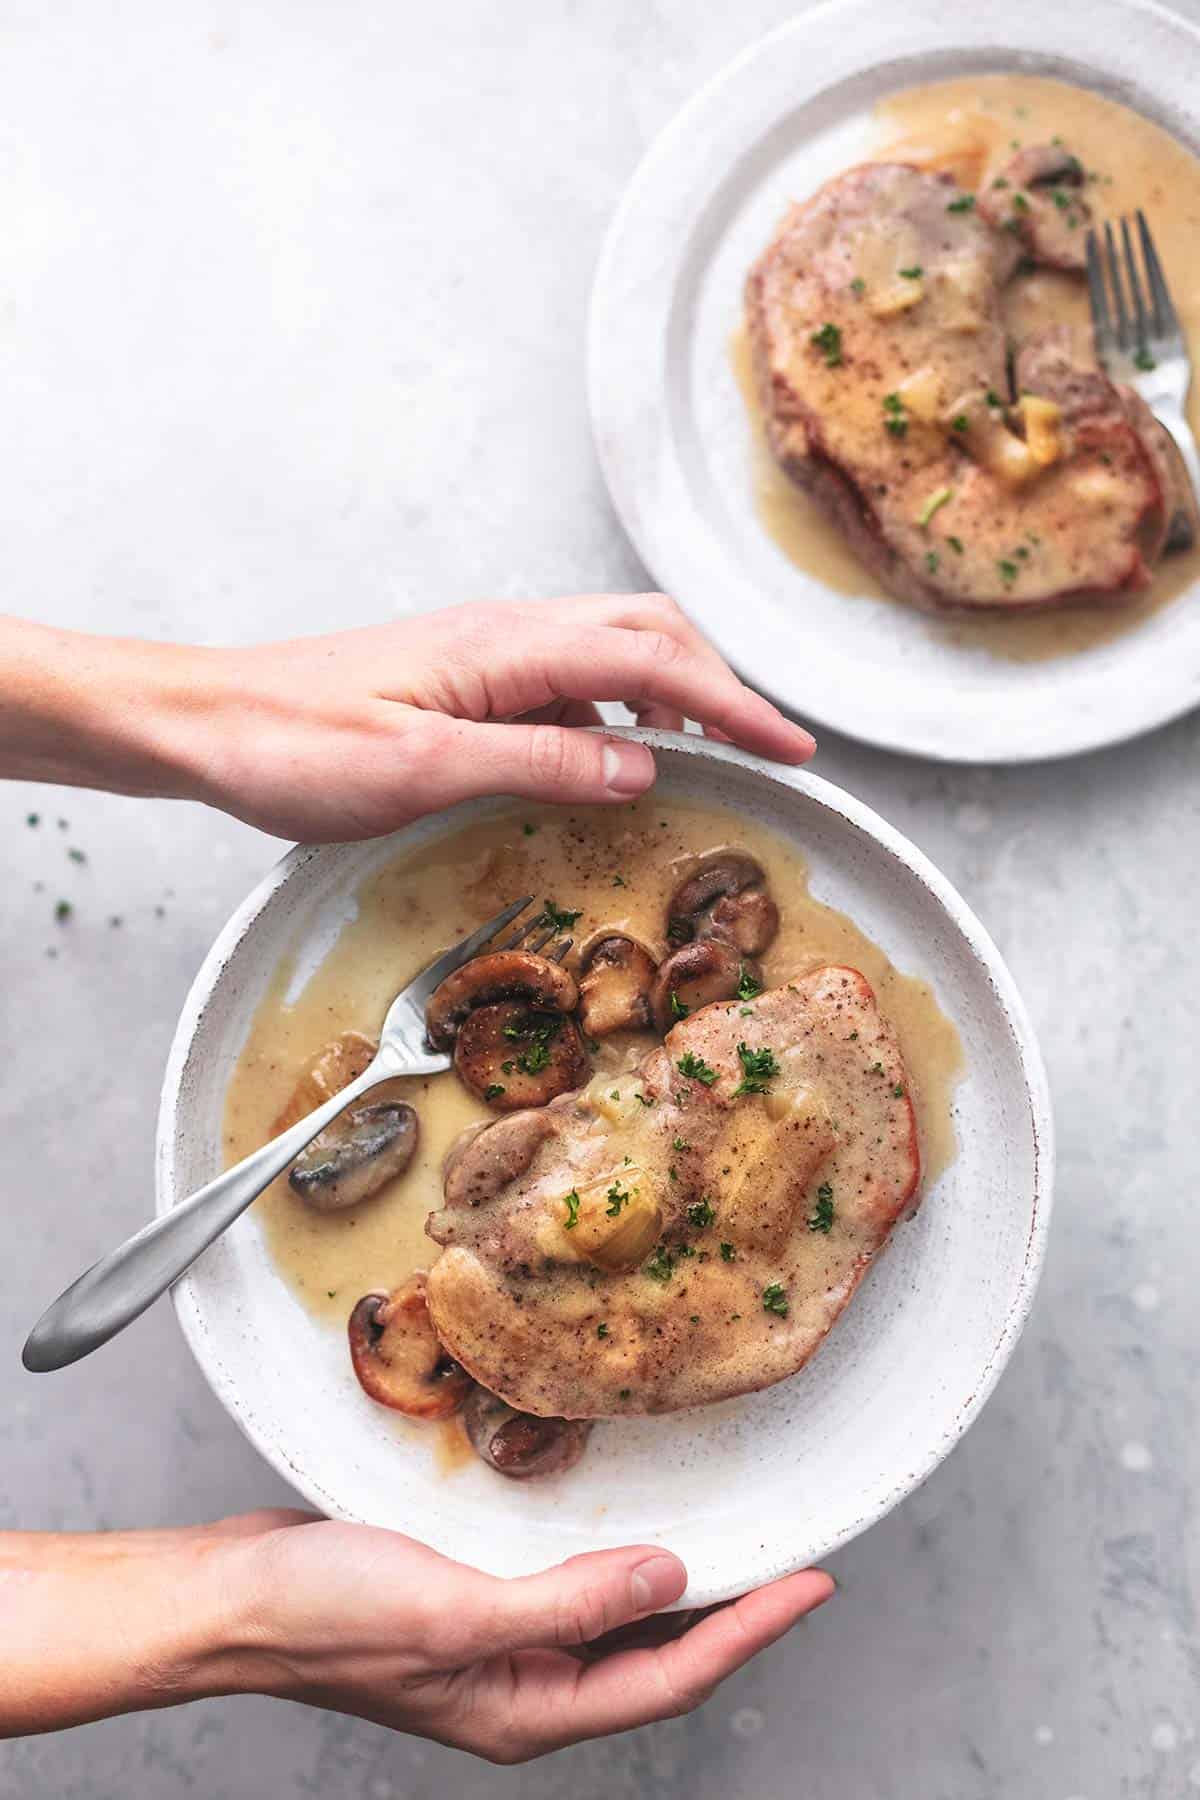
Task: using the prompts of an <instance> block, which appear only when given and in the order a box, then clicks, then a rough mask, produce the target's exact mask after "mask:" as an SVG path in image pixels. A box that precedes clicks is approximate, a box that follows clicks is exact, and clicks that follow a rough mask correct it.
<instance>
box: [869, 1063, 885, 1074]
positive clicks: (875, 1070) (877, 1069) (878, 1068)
mask: <svg viewBox="0 0 1200 1800" xmlns="http://www.w3.org/2000/svg"><path fill="white" fill-rule="evenodd" d="M871 1073H872V1075H882V1074H883V1064H882V1063H872V1064H871Z"/></svg>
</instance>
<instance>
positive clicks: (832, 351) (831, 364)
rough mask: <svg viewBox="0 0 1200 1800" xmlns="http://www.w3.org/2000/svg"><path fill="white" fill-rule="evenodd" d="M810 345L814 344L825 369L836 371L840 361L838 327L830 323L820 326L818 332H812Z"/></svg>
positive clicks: (840, 337) (840, 339)
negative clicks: (823, 360) (822, 359)
mask: <svg viewBox="0 0 1200 1800" xmlns="http://www.w3.org/2000/svg"><path fill="white" fill-rule="evenodd" d="M809 341H810V342H811V343H813V344H815V345H816V347H817V349H818V350H819V351H820V352H821V355H822V356H823V357H824V358H825V367H826V368H827V369H836V368H838V367H839V366H840V364H841V360H842V334H841V332H840V330H839V329H838V327H837V326H836V325H834V324H831V323H830V322H828V321H827V322H826V323H825V324H824V325H822V327H821V329H820V331H814V332H813V334H812V337H811V339H810V340H809Z"/></svg>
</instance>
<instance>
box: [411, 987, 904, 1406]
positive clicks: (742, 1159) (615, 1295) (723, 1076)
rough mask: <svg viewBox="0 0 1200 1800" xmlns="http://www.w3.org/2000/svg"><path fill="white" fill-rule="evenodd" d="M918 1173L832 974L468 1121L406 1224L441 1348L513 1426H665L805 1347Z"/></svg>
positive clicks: (698, 1018)
mask: <svg viewBox="0 0 1200 1800" xmlns="http://www.w3.org/2000/svg"><path fill="white" fill-rule="evenodd" d="M919 1171H920V1160H919V1153H918V1147H917V1133H916V1124H915V1120H914V1115H913V1109H912V1104H911V1101H910V1099H909V1095H908V1081H907V1076H906V1074H905V1071H904V1066H903V1063H902V1061H901V1056H900V1050H899V1047H898V1044H897V1041H896V1037H895V1034H894V1033H893V1031H892V1029H891V1027H890V1025H889V1024H888V1023H887V1022H886V1021H885V1020H884V1019H883V1018H882V1017H881V1016H880V1014H879V1012H878V1010H877V1007H876V1004H875V997H874V995H873V993H872V991H871V988H870V986H869V984H868V983H867V981H866V980H865V978H864V977H863V976H862V975H861V974H859V973H858V972H857V971H856V970H854V969H846V968H837V967H829V968H822V969H818V970H816V971H815V972H813V973H811V974H808V975H806V976H804V977H802V978H800V979H798V980H796V981H794V982H791V983H789V984H787V985H786V986H784V987H779V988H775V989H772V990H771V991H770V992H768V993H764V994H762V995H760V996H759V997H758V998H757V999H755V1000H754V1001H752V1002H749V1003H746V1002H741V1001H737V1002H724V1001H722V1002H718V1003H717V1004H714V1005H711V1006H707V1007H704V1008H703V1009H702V1010H700V1011H698V1012H697V1013H695V1014H694V1015H693V1016H692V1017H690V1018H688V1019H685V1020H683V1021H682V1022H681V1023H680V1024H678V1025H676V1026H675V1027H674V1028H673V1030H672V1031H671V1032H670V1033H669V1034H668V1036H667V1038H666V1040H665V1042H664V1044H663V1045H661V1046H660V1047H658V1048H656V1049H655V1050H654V1051H653V1052H652V1053H651V1054H650V1055H649V1056H648V1057H647V1058H646V1060H645V1061H644V1062H643V1063H642V1065H641V1067H640V1069H638V1070H635V1071H633V1072H631V1073H630V1074H628V1075H626V1076H623V1077H622V1078H621V1079H620V1080H618V1081H615V1082H614V1081H613V1078H612V1077H611V1076H609V1077H607V1078H606V1079H604V1080H601V1079H600V1078H597V1079H594V1080H593V1081H592V1083H591V1084H590V1085H589V1087H587V1088H585V1089H584V1090H583V1091H582V1092H581V1093H579V1094H572V1095H565V1096H563V1098H562V1099H560V1100H557V1101H555V1102H553V1103H552V1104H551V1105H550V1106H548V1107H544V1108H542V1109H540V1110H539V1111H537V1112H527V1113H518V1114H513V1115H511V1116H510V1117H508V1118H507V1119H503V1120H500V1121H498V1122H497V1123H496V1124H493V1125H490V1126H487V1127H485V1128H484V1129H483V1130H482V1131H481V1132H479V1133H478V1134H477V1135H475V1136H474V1137H473V1138H472V1139H471V1141H470V1142H469V1143H468V1144H467V1145H466V1147H465V1148H464V1149H461V1150H459V1151H458V1152H457V1153H456V1154H455V1155H454V1156H453V1157H452V1158H451V1160H450V1161H449V1163H448V1165H447V1171H446V1187H445V1205H444V1207H443V1209H442V1210H441V1211H440V1212H438V1213H435V1214H432V1215H431V1216H430V1218H429V1220H428V1223H427V1226H426V1229H427V1230H428V1232H429V1233H430V1235H431V1236H432V1237H433V1238H434V1239H436V1241H437V1242H438V1243H440V1244H442V1245H443V1246H444V1248H443V1251H442V1254H441V1256H440V1257H439V1258H438V1260H437V1261H436V1262H435V1263H434V1265H433V1268H432V1269H431V1270H430V1273H429V1281H428V1289H427V1294H428V1301H429V1307H430V1312H431V1315H432V1318H433V1322H434V1326H435V1329H436V1331H437V1334H438V1337H439V1338H440V1339H441V1341H442V1343H443V1344H444V1345H445V1347H446V1349H447V1350H448V1351H449V1352H450V1354H451V1355H452V1356H454V1357H455V1358H456V1359H457V1360H458V1361H459V1362H461V1363H462V1364H463V1366H464V1367H465V1368H466V1369H467V1370H468V1371H469V1372H470V1373H471V1374H472V1375H473V1376H474V1377H475V1378H476V1380H477V1381H479V1382H481V1383H482V1384H483V1385H484V1386H485V1387H486V1388H489V1389H491V1390H492V1391H493V1392H494V1393H497V1394H500V1395H501V1396H502V1397H503V1398H504V1399H505V1400H506V1401H508V1402H509V1404H510V1405H512V1406H514V1407H518V1408H519V1409H520V1410H521V1411H523V1412H529V1413H535V1414H540V1415H542V1416H561V1417H565V1418H596V1417H603V1416H606V1415H614V1414H616V1415H621V1414H632V1413H656V1412H667V1411H671V1410H673V1409H675V1408H678V1407H685V1406H695V1405H699V1404H701V1403H703V1402H706V1401H711V1400H719V1399H723V1398H725V1397H726V1396H728V1395H731V1394H740V1393H744V1392H747V1391H749V1390H751V1389H756V1388H763V1387H768V1386H770V1385H771V1384H772V1383H773V1382H776V1381H780V1380H782V1379H783V1377H784V1376H787V1375H791V1374H792V1373H794V1372H795V1370H797V1369H799V1368H800V1367H801V1366H802V1364H803V1363H805V1362H806V1361H807V1360H808V1358H809V1357H810V1356H811V1355H812V1353H813V1351H814V1350H815V1349H816V1348H817V1346H818V1345H819V1344H820V1343H821V1340H822V1339H823V1338H824V1336H825V1334H826V1333H827V1332H828V1331H829V1329H830V1327H831V1326H832V1325H833V1323H834V1321H835V1320H836V1319H837V1317H838V1315H839V1313H840V1312H841V1311H842V1309H843V1307H844V1306H845V1305H846V1303H847V1302H848V1301H849V1299H850V1297H851V1295H852V1294H853V1293H854V1290H855V1288H856V1287H857V1285H858V1283H859V1281H860V1280H861V1278H862V1276H863V1273H864V1271H865V1270H866V1268H867V1267H868V1265H869V1264H870V1262H871V1259H872V1258H873V1257H874V1256H875V1254H876V1253H877V1252H878V1251H879V1250H880V1248H881V1247H882V1246H883V1244H884V1243H885V1242H886V1240H887V1237H888V1235H889V1233H890V1231H891V1229H892V1226H893V1225H894V1224H895V1222H896V1220H897V1219H898V1218H899V1217H900V1215H901V1214H902V1213H903V1211H904V1210H905V1208H906V1207H907V1206H908V1205H909V1204H910V1203H911V1201H912V1198H913V1195H914V1193H915V1191H916V1186H917V1181H918V1177H919Z"/></svg>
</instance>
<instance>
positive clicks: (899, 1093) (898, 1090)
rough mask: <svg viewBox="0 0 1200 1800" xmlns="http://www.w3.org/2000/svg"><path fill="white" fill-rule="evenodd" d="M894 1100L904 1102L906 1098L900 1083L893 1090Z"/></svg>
mask: <svg viewBox="0 0 1200 1800" xmlns="http://www.w3.org/2000/svg"><path fill="white" fill-rule="evenodd" d="M892 1098H893V1099H894V1100H903V1098H904V1089H903V1087H901V1085H900V1083H899V1082H897V1083H896V1085H895V1087H894V1088H893V1089H892Z"/></svg>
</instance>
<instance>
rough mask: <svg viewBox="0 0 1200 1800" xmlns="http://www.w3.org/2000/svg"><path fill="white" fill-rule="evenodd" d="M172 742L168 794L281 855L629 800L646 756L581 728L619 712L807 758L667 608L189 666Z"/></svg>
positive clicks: (470, 615) (511, 614)
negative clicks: (292, 848) (439, 819)
mask: <svg viewBox="0 0 1200 1800" xmlns="http://www.w3.org/2000/svg"><path fill="white" fill-rule="evenodd" d="M190 654H191V655H192V657H193V661H192V662H191V663H190V664H189V665H188V666H187V683H186V702H185V703H183V704H181V705H180V706H179V707H178V708H177V709H174V711H173V712H172V715H171V717H170V719H169V721H168V723H167V724H166V726H165V728H164V733H163V736H164V746H165V752H166V755H167V757H168V758H169V760H170V761H171V762H172V764H173V766H174V767H175V769H176V770H177V771H178V779H177V785H176V787H175V788H174V789H173V791H175V792H178V793H182V794H184V795H187V796H188V797H191V798H198V799H202V800H207V801H209V802H210V803H211V804H212V805H215V806H219V807H221V808H222V809H223V810H224V811H226V812H230V813H233V814H235V815H236V816H237V817H239V818H242V819H246V820H248V821H249V822H250V823H251V824H253V825H258V826H261V827H262V829H263V830H265V831H271V832H274V833H276V834H277V835H279V836H283V837H294V838H299V839H302V840H305V841H310V842H324V841H331V840H337V839H342V838H359V837H372V836H375V835H378V834H381V833H383V832H387V831H393V830H395V829H396V828H397V827H399V826H401V825H404V824H406V823H407V822H408V821H409V820H411V819H414V818H418V817H420V816H421V815H422V814H425V813H429V812H434V811H437V810H439V809H440V808H442V807H446V806H451V805H453V804H454V802H455V801H458V800H465V799H470V798H472V797H474V796H477V795H481V794H512V795H514V796H516V797H518V798H521V799H531V800H542V801H545V800H549V801H559V802H563V803H574V804H579V803H583V802H596V801H621V800H630V799H632V798H633V797H634V796H635V795H637V794H640V793H642V792H643V791H644V790H645V789H646V788H648V787H649V786H650V785H651V783H652V782H653V780H654V761H653V757H652V755H651V753H650V751H649V750H648V749H647V748H646V747H645V746H644V745H641V744H632V743H629V742H625V741H622V740H620V739H614V738H605V737H603V736H600V735H597V734H589V733H585V732H580V731H577V730H573V729H571V727H575V726H580V725H594V724H597V723H599V719H600V715H599V714H598V713H597V711H596V709H595V705H594V702H596V701H598V700H622V701H624V702H625V703H626V704H627V705H628V706H629V707H630V708H631V709H632V711H633V712H634V714H635V715H636V717H637V720H638V723H639V724H643V725H658V726H663V727H665V728H667V729H669V730H679V729H681V727H682V724H683V719H684V716H685V715H686V716H687V717H689V718H693V719H696V720H698V721H699V722H700V723H701V724H702V725H703V726H704V727H705V729H706V731H707V732H708V733H709V734H710V735H712V736H714V737H723V738H726V739H729V740H731V741H732V742H734V743H737V744H741V745H743V746H744V747H745V748H746V749H748V750H754V751H757V752H758V753H759V754H760V755H763V756H769V757H772V758H774V759H776V760H777V761H780V762H789V763H800V762H805V761H807V759H808V758H809V757H810V756H811V755H812V753H813V749H814V748H815V746H814V743H813V740H812V738H811V737H810V736H809V734H808V733H807V732H806V731H804V730H802V729H801V727H800V726H798V725H793V724H791V723H790V722H789V721H788V720H786V719H785V718H784V717H783V715H782V714H781V713H780V712H779V711H778V710H777V709H776V708H775V707H774V706H772V705H771V704H770V702H769V701H767V700H764V699H762V698H761V697H760V696H759V695H757V694H755V693H753V692H752V691H751V690H750V689H749V688H747V687H745V686H744V685H743V684H742V683H741V682H740V681H739V680H738V679H737V677H736V676H735V675H734V674H733V672H732V671H731V670H730V669H729V667H728V666H727V664H726V663H724V662H723V661H722V659H721V658H720V657H719V656H718V655H717V653H716V651H715V650H713V649H712V647H711V646H710V645H709V644H707V643H706V642H705V640H704V639H703V637H701V635H700V633H699V632H698V631H697V630H696V628H695V627H694V626H693V625H692V624H690V623H689V621H688V620H687V619H686V618H685V616H684V614H683V613H682V612H681V611H680V609H679V608H678V607H677V606H676V605H675V603H674V601H672V600H669V599H668V598H667V597H666V596H665V595H663V594H627V595H622V594H616V595H614V594H594V595H584V596H580V597H576V598H571V599H566V600H539V601H518V602H515V603H500V602H493V603H484V604H475V605H469V606H459V607H454V608H451V609H450V610H448V611H445V612H439V613H432V614H428V615H424V616H422V617H419V618H415V619H408V620H403V621H398V622H397V623H395V624H389V625H373V626H367V627H366V628H364V629H360V630H356V631H343V632H337V633H335V634H333V635H331V636H329V637H318V638H299V639H296V640H294V641H292V642H290V643H283V644H263V645H258V646H256V647H254V648H252V649H248V650H204V651H198V652H192V653H190Z"/></svg>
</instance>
